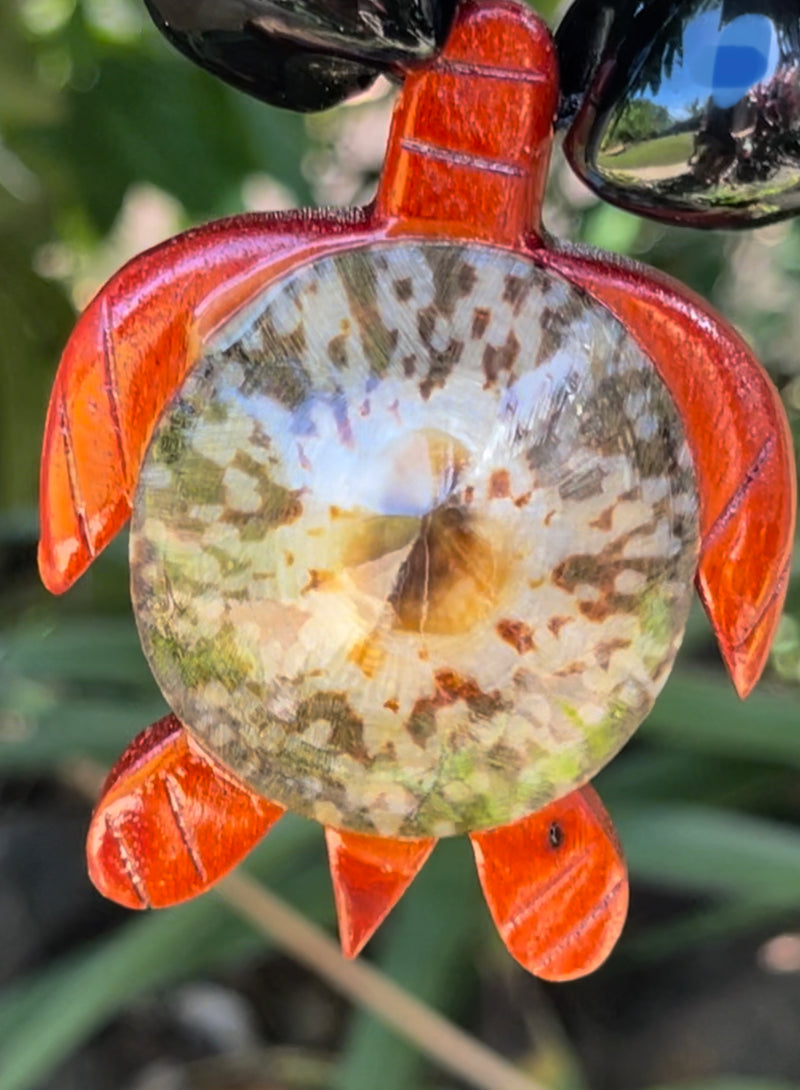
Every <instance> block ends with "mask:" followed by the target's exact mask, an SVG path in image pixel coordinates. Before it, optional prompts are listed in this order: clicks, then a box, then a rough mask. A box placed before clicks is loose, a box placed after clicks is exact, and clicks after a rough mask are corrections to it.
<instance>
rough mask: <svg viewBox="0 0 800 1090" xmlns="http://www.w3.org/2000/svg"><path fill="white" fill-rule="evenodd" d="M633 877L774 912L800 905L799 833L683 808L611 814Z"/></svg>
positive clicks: (702, 809) (701, 808)
mask: <svg viewBox="0 0 800 1090" xmlns="http://www.w3.org/2000/svg"><path fill="white" fill-rule="evenodd" d="M613 818H614V821H615V823H616V825H617V829H618V831H619V833H620V836H621V838H622V842H623V846H624V848H625V853H626V855H627V857H628V862H629V864H630V867H631V871H632V873H633V874H634V875H635V876H636V877H637V878H639V879H642V880H644V881H647V882H652V883H653V884H654V885H661V886H666V887H670V888H673V889H679V890H685V891H687V892H696V893H710V894H716V895H720V896H726V897H733V898H737V899H740V900H742V901H747V902H750V903H759V904H762V905H770V906H771V907H773V908H775V909H785V908H786V907H788V906H790V905H792V904H794V905H796V904H797V903H798V902H799V901H800V829H797V828H796V827H794V826H790V825H784V824H780V823H778V822H775V821H768V820H766V819H764V818H757V817H751V816H749V815H746V814H741V813H736V812H734V811H726V810H721V809H716V808H712V807H704V806H692V805H686V804H680V803H673V804H671V805H666V804H664V805H651V806H647V805H645V804H641V805H637V806H635V807H631V808H621V809H620V810H617V811H614V813H613Z"/></svg>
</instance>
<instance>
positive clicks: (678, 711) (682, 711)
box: [641, 670, 800, 768]
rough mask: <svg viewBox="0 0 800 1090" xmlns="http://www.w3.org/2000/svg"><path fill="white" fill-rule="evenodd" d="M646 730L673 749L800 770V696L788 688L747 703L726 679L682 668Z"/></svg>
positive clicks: (763, 691) (754, 697)
mask: <svg viewBox="0 0 800 1090" xmlns="http://www.w3.org/2000/svg"><path fill="white" fill-rule="evenodd" d="M641 729H642V732H643V736H644V737H645V738H646V739H647V740H648V741H650V742H658V743H666V744H667V745H669V746H670V747H671V748H673V749H681V750H686V751H689V752H692V753H704V754H709V755H715V754H721V755H724V756H727V757H743V758H747V759H749V760H757V761H762V762H763V761H776V762H778V763H780V764H789V765H791V766H792V767H794V768H798V767H800V694H798V692H797V690H796V689H790V688H788V687H787V688H785V689H779V688H775V689H771V690H770V689H767V688H762V689H760V690H756V692H754V693H752V694H751V696H749V697H748V698H747V700H746V701H742V700H739V698H738V697H737V696H736V694H735V693H734V691H733V687H732V686H731V685H730V683H729V682H727V681H726V680H725V679H724V678H723V677H721V676H720V677H719V678H717V677H712V676H711V675H706V674H700V673H699V672H690V671H689V670H678V671H676V672H675V673H674V674H673V675H672V677H671V678H670V680H669V682H668V683H667V685H666V686H665V688H664V691H663V692H662V693H661V695H660V697H659V698H658V700H657V701H656V705H655V707H654V708H653V710H652V712H651V713H650V715H649V716H648V718H647V720H646V722H645V723H644V725H643V726H642V728H641Z"/></svg>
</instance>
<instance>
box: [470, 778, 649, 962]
mask: <svg viewBox="0 0 800 1090" xmlns="http://www.w3.org/2000/svg"><path fill="white" fill-rule="evenodd" d="M470 840H471V841H472V847H473V850H474V852H475V860H476V862H477V865H478V875H479V877H480V880H481V885H482V886H483V892H484V895H485V897H486V901H487V904H488V905H489V911H490V912H491V914H492V919H493V920H494V922H495V924H496V925H497V930H498V931H499V932H500V936H501V938H502V940H503V942H504V943H505V944H506V947H507V948H508V951H509V953H510V954H511V955H512V957H515V958H516V959H517V961H518V962H520V964H521V965H522V966H523V967H524V968H525V969H527V970H528V972H531V973H533V974H534V975H535V976H539V977H543V978H544V979H545V980H573V979H575V978H576V977H579V976H584V975H585V974H586V973H591V972H592V971H593V970H595V969H596V968H598V967H599V966H600V965H601V964H602V963H603V962H604V961H605V959H606V958H607V957H608V955H609V954H610V953H611V951H612V949H613V948H614V945H615V943H616V941H617V939H618V938H619V935H620V932H621V931H622V926H623V924H624V923H625V916H626V914H627V911H628V875H627V870H626V867H625V860H624V858H623V856H622V849H621V848H620V846H619V841H618V840H617V837H616V834H615V832H614V827H613V825H612V823H611V819H610V818H609V816H608V814H607V813H606V811H605V809H604V807H603V804H602V803H601V802H600V799H599V798H598V796H597V794H596V792H595V791H594V790H593V789H592V788H591V787H583V788H581V789H580V790H578V791H573V792H572V794H570V795H566V796H565V797H564V798H561V799H559V800H558V801H557V802H553V803H551V804H550V805H549V806H545V807H544V809H543V810H539V811H538V812H537V813H535V814H531V815H530V816H528V817H525V818H523V819H522V820H521V821H517V822H514V823H513V824H512V825H504V826H501V827H500V828H499V829H490V830H489V831H488V832H482V833H471V834H470Z"/></svg>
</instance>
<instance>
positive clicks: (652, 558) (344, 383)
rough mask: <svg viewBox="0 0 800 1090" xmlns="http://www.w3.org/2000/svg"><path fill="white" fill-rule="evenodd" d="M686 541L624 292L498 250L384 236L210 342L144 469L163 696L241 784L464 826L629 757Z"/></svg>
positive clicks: (677, 442) (144, 607)
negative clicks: (608, 291)
mask: <svg viewBox="0 0 800 1090" xmlns="http://www.w3.org/2000/svg"><path fill="white" fill-rule="evenodd" d="M697 549H698V497H697V488H696V483H695V477H694V472H693V468H692V462H691V458H690V455H689V451H688V448H687V444H686V439H685V436H684V431H683V427H682V425H681V421H680V419H679V417H678V414H677V412H676V409H675V406H674V404H673V402H672V399H671V397H670V395H669V392H668V391H667V389H666V387H665V385H664V383H663V382H662V380H661V379H660V377H659V376H658V374H657V372H656V370H655V368H654V365H653V363H652V362H651V361H650V359H649V358H648V357H647V356H646V355H645V354H644V353H643V351H642V350H641V348H640V347H639V346H638V344H637V343H636V341H635V340H634V339H633V338H632V337H631V336H630V335H629V334H628V333H627V332H626V330H625V329H624V327H623V326H622V325H621V324H620V323H619V322H617V320H616V319H615V318H614V317H613V316H612V315H611V314H610V313H609V312H608V311H607V310H606V309H605V308H604V307H602V306H600V305H599V304H598V303H597V302H595V301H594V300H592V299H591V298H590V297H589V296H588V295H587V294H585V293H584V292H582V291H580V290H579V289H577V288H575V287H574V286H572V285H571V284H569V283H568V282H567V281H565V280H562V279H560V278H558V277H556V276H553V275H552V274H551V273H549V272H546V271H544V270H542V269H540V268H539V267H537V266H536V264H535V263H534V262H533V261H532V260H531V259H529V258H526V257H524V256H520V255H516V254H513V253H510V252H507V251H505V250H498V249H494V248H492V247H488V246H479V245H452V244H444V243H440V242H436V243H423V242H405V241H404V242H396V243H391V242H388V243H384V244H380V245H375V244H372V245H370V246H369V247H364V248H361V249H351V250H347V251H344V252H341V253H338V254H334V255H330V256H326V257H321V258H319V259H317V260H315V261H313V262H311V263H308V264H306V265H303V266H300V267H298V268H296V269H295V270H294V271H292V272H290V273H289V274H287V275H285V276H284V277H283V278H281V279H279V280H277V281H275V282H273V283H272V284H271V285H270V286H269V287H268V288H267V289H266V290H264V291H263V293H262V294H261V295H260V296H259V297H258V298H257V299H256V300H255V301H253V302H252V303H251V304H250V305H249V306H248V307H247V308H246V309H244V310H243V311H241V312H240V313H238V314H237V315H236V316H235V317H234V318H233V319H232V320H230V321H229V322H228V323H227V324H226V325H225V326H224V327H223V328H222V329H221V330H220V331H219V333H218V334H217V335H216V336H215V338H214V340H213V341H212V342H210V343H209V344H208V345H207V346H206V353H205V355H204V356H203V358H202V359H200V360H199V361H198V363H197V364H196V365H195V366H194V368H193V369H192V371H191V372H190V374H189V375H188V377H187V379H186V381H185V382H184V384H183V387H182V388H181V390H180V391H179V392H178V394H177V395H176V397H175V398H174V399H173V401H172V402H171V404H170V405H169V407H168V408H167V410H166V411H165V412H164V414H163V415H162V417H161V419H160V421H159V422H158V424H157V426H156V428H155V431H154V434H153V437H152V440H151V443H150V446H149V449H148V452H147V456H146V459H145V462H144V465H143V469H142V472H141V476H140V480H139V484H138V488H137V492H136V495H135V499H134V504H133V523H132V536H131V561H132V586H133V601H134V607H135V610H136V615H137V620H138V625H139V631H140V635H141V639H142V644H143V647H144V650H145V654H146V655H147V658H148V660H149V662H150V665H151V667H152V669H153V673H154V675H155V677H156V679H157V681H158V683H159V685H160V686H161V689H162V691H163V693H164V695H165V697H166V699H167V701H168V703H169V704H170V706H171V707H172V708H173V710H174V711H175V712H176V714H177V715H178V716H179V717H180V719H181V720H182V721H183V722H184V723H185V724H186V725H187V727H188V728H189V729H190V730H191V731H192V733H193V734H194V735H195V736H196V738H197V739H198V740H199V742H200V744H201V745H202V746H204V747H205V748H207V749H208V750H209V751H210V752H211V753H213V754H214V755H215V756H216V757H217V758H218V759H220V760H221V761H222V762H223V763H225V764H226V765H227V766H228V767H230V768H231V769H232V770H233V771H234V772H236V773H237V774H238V775H239V776H240V777H242V778H243V779H244V780H245V781H246V782H247V783H248V784H250V785H251V786H252V787H254V788H255V789H256V790H258V791H259V792H262V793H263V794H264V795H266V796H268V797H269V798H270V799H272V800H274V801H275V802H278V803H280V804H281V805H283V806H286V807H288V808H290V809H293V810H295V811H299V812H301V813H304V814H306V815H308V816H310V817H313V818H316V819H317V820H319V821H321V822H324V823H325V824H326V825H332V826H337V827H342V828H346V829H350V830H353V831H358V832H367V833H379V834H383V835H388V836H400V837H403V836H408V837H418V836H426V835H435V836H444V835H449V834H452V833H459V832H465V831H471V830H476V829H482V828H489V827H492V826H497V825H501V824H505V823H507V822H510V821H513V820H516V819H518V818H520V817H522V816H523V815H525V814H527V813H529V812H532V811H534V810H536V809H538V808H540V807H541V806H543V805H545V804H546V803H548V802H550V801H552V800H553V799H555V798H557V797H559V796H560V795H562V794H565V793H566V792H568V791H570V790H571V789H573V788H574V787H576V786H578V785H580V784H581V783H583V782H585V781H586V780H588V779H589V778H590V777H591V776H592V775H594V773H595V772H597V771H598V769H599V768H601V767H602V765H604V764H605V763H606V762H607V761H608V760H609V759H610V758H611V757H612V756H613V755H614V753H616V751H617V750H618V749H619V748H620V746H621V745H622V744H623V743H624V742H625V741H626V739H627V738H628V737H629V736H630V735H631V733H632V732H633V731H634V730H635V729H636V727H637V726H638V725H639V723H640V722H641V721H642V719H643V718H644V717H645V716H646V714H647V713H648V711H649V709H650V707H651V706H652V704H653V701H654V700H655V697H656V696H657V694H658V692H659V691H660V689H661V687H662V686H663V684H664V682H665V680H666V678H667V675H668V674H669V670H670V668H671V665H672V662H673V659H674V657H675V654H676V651H677V648H678V646H679V643H680V639H681V637H682V634H683V630H684V626H685V623H686V616H687V612H688V608H689V602H690V597H691V586H692V578H693V575H694V571H695V567H696V563H697Z"/></svg>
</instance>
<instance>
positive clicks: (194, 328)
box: [39, 210, 367, 594]
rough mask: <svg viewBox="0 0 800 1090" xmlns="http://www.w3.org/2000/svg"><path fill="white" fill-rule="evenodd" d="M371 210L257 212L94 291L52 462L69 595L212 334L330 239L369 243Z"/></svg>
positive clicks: (53, 549) (48, 469) (49, 514)
mask: <svg viewBox="0 0 800 1090" xmlns="http://www.w3.org/2000/svg"><path fill="white" fill-rule="evenodd" d="M366 223H367V215H366V213H364V212H362V211H361V210H355V211H348V212H338V213H329V212H314V213H311V214H309V213H302V214H301V213H288V214H278V215H248V216H239V217H236V218H234V219H230V220H225V221H221V222H217V223H211V224H209V225H207V226H206V227H201V228H197V229H196V230H193V231H188V232H187V233H186V234H184V235H180V236H178V237H177V238H174V239H171V240H169V241H168V242H165V243H163V244H162V245H160V246H157V247H155V248H154V249H152V250H149V251H148V252H146V253H144V254H141V255H140V256H138V257H136V258H134V259H133V260H132V261H131V262H129V263H128V264H127V265H126V266H125V267H124V268H123V269H121V270H120V272H118V273H117V274H116V275H115V276H114V277H113V278H112V279H111V280H110V281H109V282H108V284H106V286H105V287H104V288H103V289H102V290H101V291H100V292H99V293H98V294H97V295H96V296H95V298H94V300H93V301H92V302H91V303H90V304H89V306H88V307H87V309H86V310H85V311H84V313H83V315H82V316H81V318H80V321H79V322H78V324H77V326H76V328H75V330H74V332H73V334H72V336H71V338H70V340H69V343H68V344H67V347H66V349H65V351H64V355H63V357H62V359H61V364H60V366H59V369H58V373H57V375H56V380H55V383H54V385H53V392H52V394H51V398H50V406H49V409H48V414H47V423H46V427H45V437H44V446H43V450H42V464H41V501H40V517H41V541H40V545H39V570H40V572H41V576H42V580H43V582H44V584H45V586H46V587H47V588H48V589H49V590H50V591H52V592H53V593H56V594H59V593H61V592H63V591H65V590H67V589H68V588H69V587H70V586H71V585H72V583H74V582H75V580H76V579H77V578H78V577H79V576H80V575H82V574H83V572H84V571H85V570H86V568H87V567H88V566H89V564H90V563H91V562H92V560H93V559H94V557H95V556H96V555H97V554H98V553H99V552H100V551H101V550H102V549H104V548H105V546H106V545H107V544H108V543H109V541H110V540H111V539H112V538H113V537H114V535H115V534H116V533H117V532H118V531H119V530H120V529H121V528H122V526H123V525H124V524H125V522H126V521H127V519H128V516H129V514H130V500H131V495H132V493H133V489H134V487H135V485H136V479H137V477H138V473H139V466H140V464H141V460H142V457H143V456H144V451H145V449H146V446H147V442H148V440H149V438H150V434H151V432H152V430H153V426H154V425H155V423H156V421H157V420H158V417H159V416H160V414H161V411H162V409H163V408H164V406H165V404H166V403H167V402H168V401H169V399H170V398H171V397H172V395H173V393H174V392H175V390H176V389H177V387H178V386H179V385H180V383H181V381H182V379H183V378H184V377H185V375H186V372H187V370H188V368H189V367H190V366H191V364H192V363H193V362H194V360H195V359H196V358H197V356H198V354H199V349H200V347H201V345H202V342H203V340H204V338H205V337H206V336H208V335H209V334H210V333H211V332H213V330H214V328H215V326H216V325H218V324H219V323H220V322H222V321H224V320H225V319H227V318H229V317H230V316H231V315H232V314H233V313H235V311H236V310H237V309H238V307H239V306H241V305H243V304H244V303H246V302H247V301H248V299H249V298H250V296H251V294H252V293H253V291H255V290H259V289H261V288H263V286H264V284H265V283H266V282H268V280H269V279H270V277H271V276H273V275H278V274H279V273H281V272H283V271H284V270H285V269H286V267H287V265H289V264H291V262H292V261H293V260H294V258H295V257H296V255H297V254H298V251H300V250H302V249H303V248H304V247H305V248H308V247H309V246H312V248H313V243H314V240H316V239H317V238H324V239H325V240H326V241H325V245H326V247H328V248H329V247H330V246H331V244H332V239H331V236H338V237H340V238H344V239H350V240H352V239H354V238H358V237H360V235H361V234H362V233H363V232H364V229H365V226H366Z"/></svg>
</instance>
